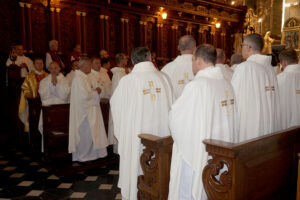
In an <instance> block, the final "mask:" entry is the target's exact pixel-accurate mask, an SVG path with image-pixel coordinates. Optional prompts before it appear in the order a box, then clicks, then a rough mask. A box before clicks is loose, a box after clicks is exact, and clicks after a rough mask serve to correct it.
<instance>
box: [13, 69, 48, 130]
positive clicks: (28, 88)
mask: <svg viewBox="0 0 300 200" xmlns="http://www.w3.org/2000/svg"><path fill="white" fill-rule="evenodd" d="M46 76H48V74H47V73H46V72H45V71H42V72H41V74H37V73H36V72H35V71H34V70H32V71H31V72H30V73H29V74H28V75H27V76H26V77H25V80H24V82H23V84H22V86H21V89H22V91H21V98H20V105H19V118H20V120H21V121H22V122H23V124H24V126H25V132H28V130H29V123H28V106H27V101H26V97H27V96H29V95H32V97H33V98H37V97H39V94H38V89H39V84H40V81H41V80H42V79H43V78H45V77H46Z"/></svg>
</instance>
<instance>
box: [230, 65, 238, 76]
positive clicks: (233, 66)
mask: <svg viewBox="0 0 300 200" xmlns="http://www.w3.org/2000/svg"><path fill="white" fill-rule="evenodd" d="M237 66H238V64H233V65H231V69H232V71H233V72H234V70H235V68H236V67H237ZM232 75H233V74H232Z"/></svg>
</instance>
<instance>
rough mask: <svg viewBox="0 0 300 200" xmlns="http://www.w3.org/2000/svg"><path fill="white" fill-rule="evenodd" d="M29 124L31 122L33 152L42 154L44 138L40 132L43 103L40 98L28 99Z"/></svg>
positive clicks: (30, 135)
mask: <svg viewBox="0 0 300 200" xmlns="http://www.w3.org/2000/svg"><path fill="white" fill-rule="evenodd" d="M27 102H28V110H29V114H28V122H29V143H30V147H31V149H32V150H33V152H36V153H37V152H41V141H42V137H41V134H40V132H39V130H38V126H39V120H40V114H41V109H42V102H41V99H40V98H34V99H27Z"/></svg>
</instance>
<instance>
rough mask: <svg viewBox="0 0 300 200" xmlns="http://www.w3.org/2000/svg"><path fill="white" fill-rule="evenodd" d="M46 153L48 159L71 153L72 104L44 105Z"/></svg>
mask: <svg viewBox="0 0 300 200" xmlns="http://www.w3.org/2000/svg"><path fill="white" fill-rule="evenodd" d="M42 110H43V137H44V154H45V158H46V160H47V161H50V160H51V159H53V158H58V157H64V156H67V155H69V152H68V143H69V110H70V104H58V105H51V106H43V107H42Z"/></svg>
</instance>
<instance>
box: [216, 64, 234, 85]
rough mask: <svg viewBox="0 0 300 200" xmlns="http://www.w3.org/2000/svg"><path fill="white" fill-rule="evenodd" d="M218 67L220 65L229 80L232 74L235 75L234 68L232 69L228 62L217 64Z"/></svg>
mask: <svg viewBox="0 0 300 200" xmlns="http://www.w3.org/2000/svg"><path fill="white" fill-rule="evenodd" d="M216 67H219V68H220V69H221V72H222V74H223V76H224V78H225V80H227V81H229V82H230V81H231V79H232V75H233V70H232V69H230V67H229V66H228V65H226V64H216Z"/></svg>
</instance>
